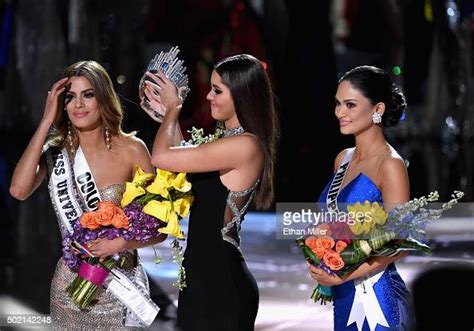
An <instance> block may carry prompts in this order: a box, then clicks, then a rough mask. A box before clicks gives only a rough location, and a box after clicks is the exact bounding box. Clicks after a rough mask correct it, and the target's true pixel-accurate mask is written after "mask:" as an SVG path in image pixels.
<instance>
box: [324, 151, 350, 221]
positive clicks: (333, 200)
mask: <svg viewBox="0 0 474 331" xmlns="http://www.w3.org/2000/svg"><path fill="white" fill-rule="evenodd" d="M354 151H355V148H350V149H348V150H347V152H346V154H345V155H344V158H343V159H342V161H341V164H340V165H339V168H338V169H337V171H336V174H335V175H334V178H333V179H332V182H331V186H329V191H328V195H327V196H326V205H327V208H328V211H329V212H331V213H338V212H339V209H338V207H337V197H338V196H339V192H340V191H341V186H342V182H343V181H344V178H345V177H346V173H347V168H349V164H350V163H351V160H352V155H353V154H354Z"/></svg>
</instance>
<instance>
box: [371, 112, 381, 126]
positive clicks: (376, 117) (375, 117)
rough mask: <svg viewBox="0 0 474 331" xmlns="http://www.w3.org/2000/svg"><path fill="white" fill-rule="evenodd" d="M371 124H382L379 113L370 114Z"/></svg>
mask: <svg viewBox="0 0 474 331" xmlns="http://www.w3.org/2000/svg"><path fill="white" fill-rule="evenodd" d="M372 122H374V123H375V124H379V123H380V122H382V115H380V113H377V112H374V113H373V114H372Z"/></svg>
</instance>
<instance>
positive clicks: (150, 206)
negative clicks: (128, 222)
mask: <svg viewBox="0 0 474 331" xmlns="http://www.w3.org/2000/svg"><path fill="white" fill-rule="evenodd" d="M143 212H144V213H145V214H148V215H151V216H153V217H156V218H157V219H159V220H161V221H163V222H165V223H168V219H169V215H170V212H171V202H169V201H167V200H166V201H156V200H152V201H150V202H148V203H147V204H146V205H145V207H143ZM172 214H174V212H173V213H172Z"/></svg>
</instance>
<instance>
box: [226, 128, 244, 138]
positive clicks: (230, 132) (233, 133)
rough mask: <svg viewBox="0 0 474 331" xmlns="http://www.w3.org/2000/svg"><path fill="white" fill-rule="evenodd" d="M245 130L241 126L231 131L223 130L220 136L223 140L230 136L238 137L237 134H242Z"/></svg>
mask: <svg viewBox="0 0 474 331" xmlns="http://www.w3.org/2000/svg"><path fill="white" fill-rule="evenodd" d="M244 132H245V130H244V128H243V127H241V126H238V127H236V128H232V129H226V130H224V133H223V134H222V136H223V137H224V138H225V137H232V136H238V135H239V134H242V133H244Z"/></svg>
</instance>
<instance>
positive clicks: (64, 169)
mask: <svg viewBox="0 0 474 331" xmlns="http://www.w3.org/2000/svg"><path fill="white" fill-rule="evenodd" d="M43 151H44V152H45V157H46V161H47V164H48V168H49V169H50V177H49V182H48V190H49V195H50V197H51V201H52V204H53V208H54V211H55V213H56V216H57V219H58V223H59V226H60V229H61V233H62V235H63V237H64V236H65V235H66V234H68V233H72V231H73V228H74V225H75V224H76V222H78V220H79V217H80V216H81V215H82V214H83V211H84V210H85V211H91V210H95V209H96V204H97V202H99V201H100V200H101V199H100V194H99V190H98V188H97V185H96V183H95V181H94V178H93V176H92V171H91V170H90V168H89V165H88V164H87V160H86V158H85V156H84V153H83V152H82V150H81V148H79V149H78V150H77V152H76V157H75V158H74V166H72V164H71V160H70V158H69V155H68V152H67V151H66V149H65V148H63V149H62V150H58V149H55V148H49V145H48V144H45V146H44V147H43ZM75 174H77V175H75ZM76 184H77V186H76ZM78 188H79V189H78ZM114 273H115V274H117V275H118V277H119V278H120V279H117V278H114V277H113V276H112V275H109V276H108V278H109V280H108V281H106V283H108V286H107V292H109V293H111V294H112V295H113V296H114V297H115V298H116V299H117V300H119V301H120V302H121V303H122V304H123V305H124V306H125V307H126V308H127V313H126V319H125V326H146V327H148V326H150V324H151V323H152V322H153V320H154V319H155V317H156V315H157V314H158V312H159V310H160V308H158V306H157V305H156V304H155V303H154V302H153V301H152V300H151V299H150V298H149V295H148V292H149V291H148V281H147V278H146V274H145V272H144V271H143V269H142V268H141V267H137V268H135V270H134V275H133V276H132V277H127V276H126V275H125V274H124V273H123V272H121V271H119V270H117V269H115V270H114Z"/></svg>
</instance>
